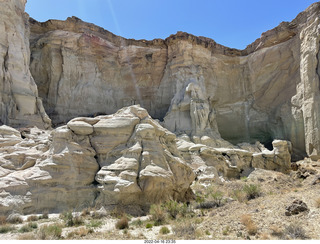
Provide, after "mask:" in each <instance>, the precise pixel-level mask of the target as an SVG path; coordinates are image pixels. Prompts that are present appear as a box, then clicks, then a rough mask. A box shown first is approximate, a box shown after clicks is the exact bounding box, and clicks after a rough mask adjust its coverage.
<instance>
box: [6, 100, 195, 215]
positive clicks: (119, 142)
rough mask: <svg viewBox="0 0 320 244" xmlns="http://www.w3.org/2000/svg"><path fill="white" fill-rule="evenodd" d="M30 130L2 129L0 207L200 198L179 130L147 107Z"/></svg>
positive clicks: (26, 209) (37, 208) (138, 205)
mask: <svg viewBox="0 0 320 244" xmlns="http://www.w3.org/2000/svg"><path fill="white" fill-rule="evenodd" d="M22 134H23V137H25V138H24V139H23V138H21V135H20V132H19V131H17V130H15V129H13V128H11V127H8V126H5V125H3V126H1V127H0V148H1V149H0V213H8V212H10V211H18V212H22V213H33V212H41V211H46V210H47V211H63V210H68V209H76V210H77V209H81V208H84V207H88V206H94V205H96V204H100V205H102V206H105V207H106V208H112V207H114V206H115V205H118V206H119V205H120V206H123V207H124V208H126V209H127V211H129V212H132V213H135V214H137V213H141V211H142V210H143V209H144V208H145V207H148V206H149V205H150V204H152V203H155V202H159V201H164V200H166V199H176V200H179V201H185V200H188V199H190V197H192V192H191V190H190V185H191V184H192V182H193V181H194V179H195V174H194V173H193V171H192V169H191V168H190V167H189V166H188V165H187V164H186V163H185V162H184V160H183V158H182V157H181V155H180V153H179V151H178V150H177V148H176V143H175V139H176V136H175V135H174V134H173V133H171V132H169V131H168V130H167V129H164V128H162V127H161V126H160V125H159V124H158V123H157V122H156V121H154V120H153V119H151V117H150V116H149V115H148V113H147V111H146V110H145V109H142V108H141V107H139V106H131V107H128V108H124V109H122V110H120V111H118V112H117V113H116V114H114V115H107V116H99V117H95V118H75V119H73V120H71V121H70V122H69V123H68V125H67V126H62V127H59V128H57V129H55V130H53V131H52V132H51V133H50V132H49V131H42V130H39V129H36V128H32V129H24V130H23V131H22ZM129 205H130V206H135V207H134V208H132V207H131V208H128V206H129Z"/></svg>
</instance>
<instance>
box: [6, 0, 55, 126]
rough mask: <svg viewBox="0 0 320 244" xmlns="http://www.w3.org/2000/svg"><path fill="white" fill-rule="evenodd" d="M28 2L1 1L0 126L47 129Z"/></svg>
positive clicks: (47, 118)
mask: <svg viewBox="0 0 320 244" xmlns="http://www.w3.org/2000/svg"><path fill="white" fill-rule="evenodd" d="M25 3H26V0H17V1H12V0H10V1H4V0H1V1H0V15H1V17H0V125H1V124H7V125H12V126H15V127H20V126H28V125H32V126H34V125H35V126H38V127H40V128H48V127H50V125H51V121H50V119H49V117H48V116H47V114H46V112H45V111H44V108H43V105H42V101H41V98H39V97H38V91H37V85H36V83H35V82H34V80H33V78H32V76H31V73H30V69H29V63H30V49H29V23H28V20H29V16H28V15H27V14H26V13H25V12H24V8H25Z"/></svg>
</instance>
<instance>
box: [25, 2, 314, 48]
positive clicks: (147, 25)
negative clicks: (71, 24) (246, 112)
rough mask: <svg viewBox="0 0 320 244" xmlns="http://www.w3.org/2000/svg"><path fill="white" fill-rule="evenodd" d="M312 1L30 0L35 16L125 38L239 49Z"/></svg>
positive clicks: (27, 7)
mask: <svg viewBox="0 0 320 244" xmlns="http://www.w3.org/2000/svg"><path fill="white" fill-rule="evenodd" d="M314 2H317V1H312V0H268V1H265V0H161V1H159V0H28V1H27V5H26V12H27V13H29V15H30V16H31V17H32V18H34V19H36V20H38V21H46V20H48V19H61V20H65V19H66V18H67V17H70V16H77V17H79V18H80V19H82V20H84V21H86V22H90V23H94V24H96V25H99V26H101V27H103V28H105V29H106V30H108V31H111V32H112V33H114V34H116V35H121V36H123V37H125V38H134V39H147V40H152V39H154V38H166V37H168V36H169V35H171V34H175V33H176V32H177V31H185V32H188V33H191V34H193V35H196V36H205V37H209V38H212V39H214V40H215V41H216V42H218V43H220V44H222V45H225V46H228V47H233V48H238V49H243V48H245V47H246V46H247V45H248V44H250V43H252V42H253V41H254V40H255V39H257V38H259V37H260V35H261V33H263V32H265V31H267V30H269V29H272V28H274V27H276V26H277V25H278V24H279V23H280V22H282V21H291V20H292V19H294V18H295V17H296V16H297V14H298V13H300V12H301V11H303V10H305V9H306V8H307V7H308V6H309V5H311V4H312V3H314Z"/></svg>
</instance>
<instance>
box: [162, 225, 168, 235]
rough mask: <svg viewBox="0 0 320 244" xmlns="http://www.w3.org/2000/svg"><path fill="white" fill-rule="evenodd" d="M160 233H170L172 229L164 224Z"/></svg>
mask: <svg viewBox="0 0 320 244" xmlns="http://www.w3.org/2000/svg"><path fill="white" fill-rule="evenodd" d="M159 233H160V234H162V235H166V234H169V233H170V230H169V228H168V227H166V226H162V227H161V229H160V231H159Z"/></svg>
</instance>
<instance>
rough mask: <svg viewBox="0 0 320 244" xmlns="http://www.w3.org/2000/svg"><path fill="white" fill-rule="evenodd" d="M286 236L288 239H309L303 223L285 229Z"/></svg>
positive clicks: (295, 223)
mask: <svg viewBox="0 0 320 244" xmlns="http://www.w3.org/2000/svg"><path fill="white" fill-rule="evenodd" d="M284 236H285V237H286V239H287V238H288V239H294V240H305V239H308V236H307V235H306V231H305V230H304V228H303V227H302V225H301V223H299V222H293V223H291V224H290V225H289V226H286V228H285V229H284Z"/></svg>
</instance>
